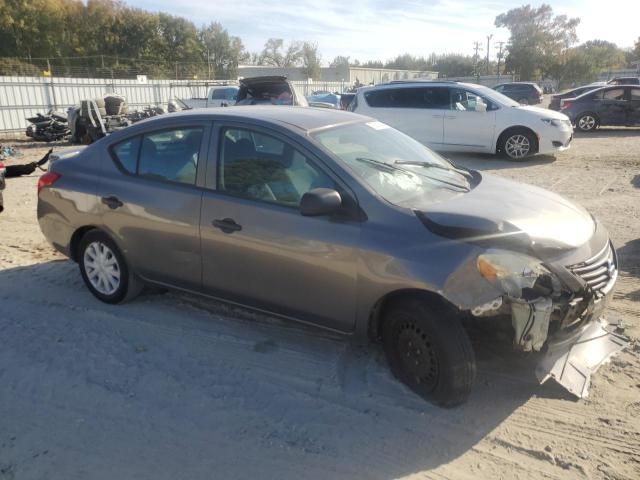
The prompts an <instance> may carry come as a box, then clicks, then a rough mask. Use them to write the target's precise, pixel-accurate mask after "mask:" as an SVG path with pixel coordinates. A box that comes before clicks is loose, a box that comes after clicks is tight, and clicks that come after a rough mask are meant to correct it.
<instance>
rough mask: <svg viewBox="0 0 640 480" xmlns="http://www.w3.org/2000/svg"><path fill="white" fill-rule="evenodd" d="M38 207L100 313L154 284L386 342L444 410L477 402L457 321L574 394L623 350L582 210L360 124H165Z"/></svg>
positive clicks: (355, 119) (600, 250)
mask: <svg viewBox="0 0 640 480" xmlns="http://www.w3.org/2000/svg"><path fill="white" fill-rule="evenodd" d="M38 196H39V201H38V219H39V222H40V227H41V229H42V232H43V233H44V235H45V237H46V238H47V239H48V240H49V242H50V243H51V244H52V245H53V246H54V247H55V248H57V249H58V250H59V251H61V252H63V253H64V254H66V255H68V256H69V257H70V258H71V259H73V260H75V261H76V262H78V264H79V266H80V273H81V275H82V277H83V279H84V281H85V283H86V285H87V287H88V289H89V290H90V291H91V293H93V295H95V296H96V297H97V298H98V299H100V300H102V301H104V302H109V303H119V302H123V301H125V300H130V299H132V298H133V297H135V296H136V294H138V293H139V292H140V291H141V290H142V288H143V286H144V285H161V286H166V287H172V288H177V289H181V290H185V291H189V292H195V293H198V294H202V295H206V296H209V297H213V298H218V299H222V300H225V301H228V302H233V303H236V304H241V305H244V306H246V307H249V308H253V309H257V310H260V311H265V312H268V313H270V314H273V315H278V316H280V317H283V318H287V319H292V320H296V321H301V322H305V323H309V324H314V325H317V326H320V327H323V328H326V329H330V330H333V331H336V332H340V333H343V334H345V335H353V336H356V337H358V338H365V339H371V340H373V341H380V342H382V344H383V347H384V350H385V352H386V355H387V357H388V361H389V364H390V366H391V369H392V371H393V373H394V374H395V375H396V376H397V377H398V378H399V379H401V380H402V381H403V382H404V383H406V384H407V385H408V386H409V387H410V388H411V389H413V390H414V391H415V392H417V393H418V394H419V395H421V396H423V397H424V398H426V399H428V400H430V401H432V402H434V403H436V404H438V405H442V406H454V405H458V404H460V403H462V402H464V401H465V400H466V399H467V397H468V395H469V393H470V391H471V386H472V383H473V379H474V375H475V368H476V367H475V359H474V353H473V349H472V347H471V343H470V341H469V337H468V335H467V332H466V330H465V328H464V327H463V322H462V320H463V318H466V319H470V320H471V321H473V322H496V326H498V324H499V323H503V322H504V323H506V324H507V326H508V328H510V329H511V331H512V333H513V344H514V346H515V347H516V348H518V349H520V350H524V351H538V350H545V351H546V354H545V355H544V356H543V358H542V362H541V364H540V368H539V370H538V375H539V377H540V380H541V381H544V380H546V379H547V378H555V379H556V380H557V381H558V382H560V383H562V384H563V385H564V386H565V387H567V388H568V389H569V390H571V391H572V392H573V393H575V394H576V395H578V396H584V395H586V392H587V388H588V384H589V374H590V373H591V372H592V371H594V370H595V369H596V368H597V367H598V366H599V365H600V364H601V363H602V362H603V361H604V360H606V359H607V358H608V357H609V356H610V355H612V354H613V353H615V352H616V351H617V350H619V349H620V348H622V346H623V345H624V342H623V341H622V340H621V339H620V338H619V337H618V336H616V335H613V334H611V333H609V330H608V329H607V326H606V323H605V322H604V320H603V312H604V308H605V305H606V303H607V301H608V299H609V298H610V297H611V294H612V290H613V287H614V284H615V282H616V277H617V271H618V270H617V260H616V255H615V251H614V249H613V247H612V246H611V243H610V241H609V237H608V235H607V232H606V231H605V229H604V227H603V226H602V225H601V224H600V223H599V222H598V221H597V220H595V219H594V218H593V217H592V216H591V215H590V214H589V213H588V212H587V211H585V210H584V209H583V208H581V207H579V206H577V205H575V204H573V203H571V202H569V201H568V200H566V199H564V198H562V197H560V196H558V195H555V194H553V193H551V192H548V191H545V190H542V189H539V188H535V187H531V186H526V185H522V184H517V183H514V182H512V181H509V180H505V179H500V178H498V177H493V176H491V175H486V174H481V173H479V172H477V171H473V170H467V169H463V168H459V167H456V166H454V165H453V164H451V163H449V162H448V161H447V160H445V159H443V158H442V157H440V156H438V155H437V154H435V153H433V152H432V151H431V150H429V149H428V148H426V147H424V146H423V145H421V144H420V143H418V142H416V141H414V140H412V139H411V138H409V137H408V136H406V135H404V134H402V133H400V132H398V131H397V130H394V129H393V128H390V127H389V126H387V125H385V124H383V123H380V122H377V121H374V120H372V119H371V118H368V117H363V116H361V115H356V114H352V113H346V112H339V111H333V110H327V109H313V108H298V107H287V108H282V107H268V106H265V107H259V106H258V107H242V108H235V107H232V108H226V109H223V110H215V111H213V110H203V111H197V112H196V111H190V112H182V113H176V114H171V115H166V116H162V117H157V118H155V119H151V120H148V121H144V122H140V123H139V124H136V125H134V126H132V127H129V128H126V129H124V130H121V131H119V132H116V133H114V134H112V135H110V136H108V137H106V138H103V139H101V140H99V141H98V142H96V143H94V144H93V145H91V146H89V147H87V148H86V149H84V150H83V151H81V152H72V153H70V154H68V155H66V156H64V155H62V156H61V157H60V158H58V159H56V160H55V161H54V162H53V163H52V165H51V166H50V169H49V172H48V173H46V174H45V175H44V176H43V177H42V178H41V179H40V182H39V194H38ZM574 345H579V348H578V347H576V348H572V347H573V346H574ZM568 366H570V367H568ZM576 371H579V372H580V375H581V376H580V375H577V374H576V373H575V372H576ZM585 372H587V373H588V374H585Z"/></svg>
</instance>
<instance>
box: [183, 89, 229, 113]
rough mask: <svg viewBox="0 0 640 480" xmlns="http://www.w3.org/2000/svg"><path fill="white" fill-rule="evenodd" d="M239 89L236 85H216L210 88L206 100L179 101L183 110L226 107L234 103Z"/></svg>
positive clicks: (189, 99)
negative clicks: (182, 105)
mask: <svg viewBox="0 0 640 480" xmlns="http://www.w3.org/2000/svg"><path fill="white" fill-rule="evenodd" d="M200 88H202V87H200ZM239 89H240V88H239V87H238V86H237V85H216V86H213V87H210V88H209V91H208V92H207V97H206V98H185V99H181V102H182V103H183V104H184V105H185V107H183V109H188V108H217V107H228V106H229V105H233V104H234V103H235V102H236V96H237V95H238V90H239Z"/></svg>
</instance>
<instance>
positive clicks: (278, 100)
mask: <svg viewBox="0 0 640 480" xmlns="http://www.w3.org/2000/svg"><path fill="white" fill-rule="evenodd" d="M235 104H236V105H298V106H301V107H308V106H309V103H308V102H307V99H306V98H305V97H304V95H303V94H302V93H300V92H299V91H298V90H297V89H296V87H295V86H294V85H293V83H291V82H290V81H289V80H287V77H285V76H264V77H251V78H243V79H242V80H240V90H238V96H237V98H236V103H235Z"/></svg>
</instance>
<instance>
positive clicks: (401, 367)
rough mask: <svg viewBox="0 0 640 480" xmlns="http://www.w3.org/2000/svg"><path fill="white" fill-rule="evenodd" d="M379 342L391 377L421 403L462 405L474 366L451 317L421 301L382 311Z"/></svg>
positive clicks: (452, 311)
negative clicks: (418, 398) (417, 396)
mask: <svg viewBox="0 0 640 480" xmlns="http://www.w3.org/2000/svg"><path fill="white" fill-rule="evenodd" d="M382 340H383V344H384V350H385V353H386V356H387V360H388V362H389V366H390V367H391V371H392V372H393V374H394V375H395V376H396V377H397V378H398V379H400V380H401V381H402V382H403V383H405V384H406V385H407V386H408V387H409V388H411V389H412V390H413V391H414V392H416V393H417V394H418V395H420V396H421V397H423V398H424V399H426V400H428V401H430V402H433V403H435V404H436V405H439V406H441V407H455V406H456V405H460V404H462V403H464V402H465V401H466V400H467V398H468V397H469V394H470V392H471V387H472V385H473V380H474V377H475V370H476V363H475V357H474V353H473V348H472V347H471V342H470V341H469V337H468V336H467V333H466V332H465V331H464V329H463V327H462V324H461V322H460V319H459V318H458V315H457V312H456V311H455V309H454V308H453V307H450V306H448V305H446V304H444V302H437V301H430V300H427V299H424V298H421V297H408V298H403V299H401V300H399V301H395V302H394V303H393V304H391V305H390V306H389V307H388V308H386V309H385V313H384V318H383V325H382Z"/></svg>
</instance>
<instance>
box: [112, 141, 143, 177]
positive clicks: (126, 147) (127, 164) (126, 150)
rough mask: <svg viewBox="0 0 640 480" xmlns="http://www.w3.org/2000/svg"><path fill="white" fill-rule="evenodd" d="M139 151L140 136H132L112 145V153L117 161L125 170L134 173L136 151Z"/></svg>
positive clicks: (136, 157) (136, 162)
mask: <svg viewBox="0 0 640 480" xmlns="http://www.w3.org/2000/svg"><path fill="white" fill-rule="evenodd" d="M139 152H140V137H133V138H130V139H128V140H125V141H124V142H120V143H118V144H117V145H116V146H114V147H113V155H114V156H115V157H116V160H117V162H118V163H119V164H120V166H121V167H122V168H123V169H124V170H125V171H126V172H127V173H131V174H134V173H136V169H137V165H138V153H139Z"/></svg>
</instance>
